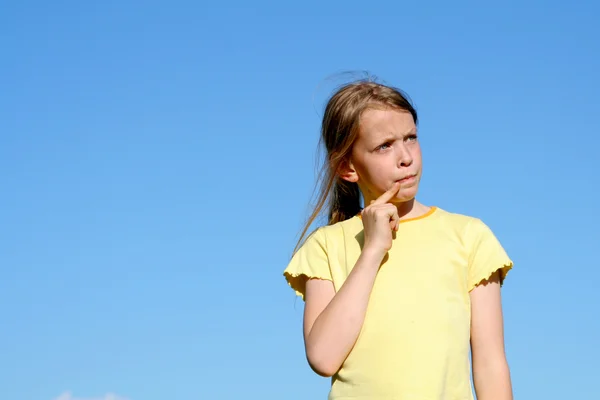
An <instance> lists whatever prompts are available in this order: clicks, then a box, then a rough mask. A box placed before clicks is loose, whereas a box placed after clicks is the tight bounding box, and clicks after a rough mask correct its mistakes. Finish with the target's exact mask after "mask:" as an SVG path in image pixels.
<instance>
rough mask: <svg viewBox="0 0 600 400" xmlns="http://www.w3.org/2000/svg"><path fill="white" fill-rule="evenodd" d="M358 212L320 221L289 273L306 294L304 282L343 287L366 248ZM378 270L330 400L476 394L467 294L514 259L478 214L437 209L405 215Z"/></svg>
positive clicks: (437, 399)
mask: <svg viewBox="0 0 600 400" xmlns="http://www.w3.org/2000/svg"><path fill="white" fill-rule="evenodd" d="M363 239H364V236H363V224H362V221H361V219H360V216H355V217H353V218H350V219H349V220H346V221H343V222H339V223H337V224H334V225H329V226H325V227H321V228H319V229H317V230H316V231H315V232H313V234H312V235H310V236H309V237H308V239H307V240H306V241H305V243H304V244H303V245H302V247H300V249H299V250H298V251H297V252H296V253H295V254H294V256H293V258H292V260H291V261H290V263H289V265H288V266H287V268H286V269H285V271H284V276H285V278H286V280H287V281H288V283H289V285H290V286H291V287H292V288H293V289H294V290H295V291H296V293H297V294H298V295H300V296H302V298H304V289H305V284H306V279H307V278H308V277H310V278H320V279H327V280H331V281H332V282H333V285H334V287H335V289H336V291H337V290H339V289H340V287H341V286H342V285H343V284H344V281H345V279H346V277H347V276H348V274H349V273H350V271H351V270H352V268H353V267H354V264H355V263H356V261H357V259H358V257H359V255H360V252H361V246H362V244H363ZM388 254H389V258H388V259H387V260H386V261H385V263H384V264H383V265H382V266H381V268H380V270H379V272H378V275H377V277H376V280H375V284H374V287H373V291H372V293H371V297H370V299H369V305H368V308H367V312H366V316H365V321H364V323H363V326H362V330H361V332H360V334H359V337H358V339H357V342H356V344H355V345H354V348H353V349H352V351H351V352H350V354H349V355H348V357H347V358H346V360H345V361H344V363H343V365H342V367H341V368H340V370H339V371H338V372H337V373H336V374H335V375H334V376H333V378H332V385H331V391H330V393H329V399H330V400H334V399H335V400H346V399H347V400H350V399H352V400H367V399H369V400H376V399H395V400H442V399H444V400H472V399H473V394H472V389H471V380H470V372H471V366H470V361H469V351H470V344H469V343H470V322H471V308H470V298H469V292H470V291H471V290H472V289H473V288H474V287H475V286H476V285H477V284H478V283H480V282H481V281H482V280H483V279H486V278H489V277H490V276H491V274H492V273H493V272H495V271H498V270H500V271H501V277H502V279H504V277H505V276H506V273H507V272H508V271H509V270H510V269H511V268H512V261H511V260H510V259H509V257H508V256H507V254H506V252H505V251H504V249H503V248H502V246H501V245H500V243H499V242H498V240H497V239H496V237H495V236H494V234H493V233H492V231H491V230H490V229H489V228H488V227H487V226H486V225H485V224H484V223H483V222H482V221H481V220H479V219H477V218H473V217H468V216H464V215H460V214H455V213H450V212H447V211H444V210H442V209H440V208H436V207H431V209H430V211H429V212H427V213H426V214H425V215H423V216H421V217H418V218H414V219H407V220H404V221H402V223H400V225H399V230H398V232H397V233H396V238H395V239H394V242H393V245H392V248H391V250H390V251H389V253H388Z"/></svg>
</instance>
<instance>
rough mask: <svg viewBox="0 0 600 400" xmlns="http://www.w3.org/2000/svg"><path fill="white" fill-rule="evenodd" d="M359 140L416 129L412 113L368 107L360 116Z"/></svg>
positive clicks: (400, 133) (402, 133)
mask: <svg viewBox="0 0 600 400" xmlns="http://www.w3.org/2000/svg"><path fill="white" fill-rule="evenodd" d="M359 126H360V129H359V133H358V137H359V140H360V139H363V140H370V139H377V138H380V137H383V136H390V135H394V136H396V135H405V134H407V133H411V132H414V131H415V130H416V126H415V122H414V120H413V117H412V114H411V113H410V112H408V111H404V110H398V109H392V108H385V109H379V108H369V109H368V110H366V111H365V112H363V114H362V115H361V117H360V125H359Z"/></svg>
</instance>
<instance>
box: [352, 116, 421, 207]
mask: <svg viewBox="0 0 600 400" xmlns="http://www.w3.org/2000/svg"><path fill="white" fill-rule="evenodd" d="M342 178H343V179H346V180H348V181H351V182H356V183H358V186H359V187H360V189H361V191H362V193H363V195H364V197H365V200H367V199H374V198H377V197H379V196H380V195H381V194H382V193H383V192H385V191H386V190H387V189H389V188H390V187H391V186H392V185H393V184H394V182H397V181H400V183H401V186H400V190H399V191H398V194H397V195H396V201H395V202H406V201H410V200H412V199H413V198H414V197H415V196H416V194H417V190H418V186H419V181H420V179H421V147H420V145H419V142H418V140H417V127H416V126H415V122H414V120H413V117H412V115H411V114H410V113H409V112H407V111H403V110H398V109H391V108H380V109H378V108H374V109H368V110H366V111H365V112H363V114H362V115H361V119H360V131H359V133H358V138H357V140H356V141H355V143H354V145H353V147H352V154H351V156H350V160H349V163H348V165H347V169H346V170H345V173H343V174H342Z"/></svg>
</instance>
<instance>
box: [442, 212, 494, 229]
mask: <svg viewBox="0 0 600 400" xmlns="http://www.w3.org/2000/svg"><path fill="white" fill-rule="evenodd" d="M436 216H437V218H436V219H437V221H438V222H439V223H441V224H444V225H446V226H449V227H452V228H454V229H455V230H457V231H458V232H461V233H463V234H464V233H466V232H467V231H470V230H472V229H475V230H477V229H481V228H482V227H485V226H486V225H485V223H484V222H483V221H482V220H481V219H480V218H478V217H475V216H472V215H467V214H461V213H457V212H452V211H448V210H445V209H442V208H439V207H436Z"/></svg>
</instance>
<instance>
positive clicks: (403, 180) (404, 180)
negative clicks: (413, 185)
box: [398, 175, 416, 183]
mask: <svg viewBox="0 0 600 400" xmlns="http://www.w3.org/2000/svg"><path fill="white" fill-rule="evenodd" d="M415 176H416V175H409V176H405V177H404V178H402V179H399V180H398V182H401V183H402V182H407V181H410V180H412V179H414V177H415Z"/></svg>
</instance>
